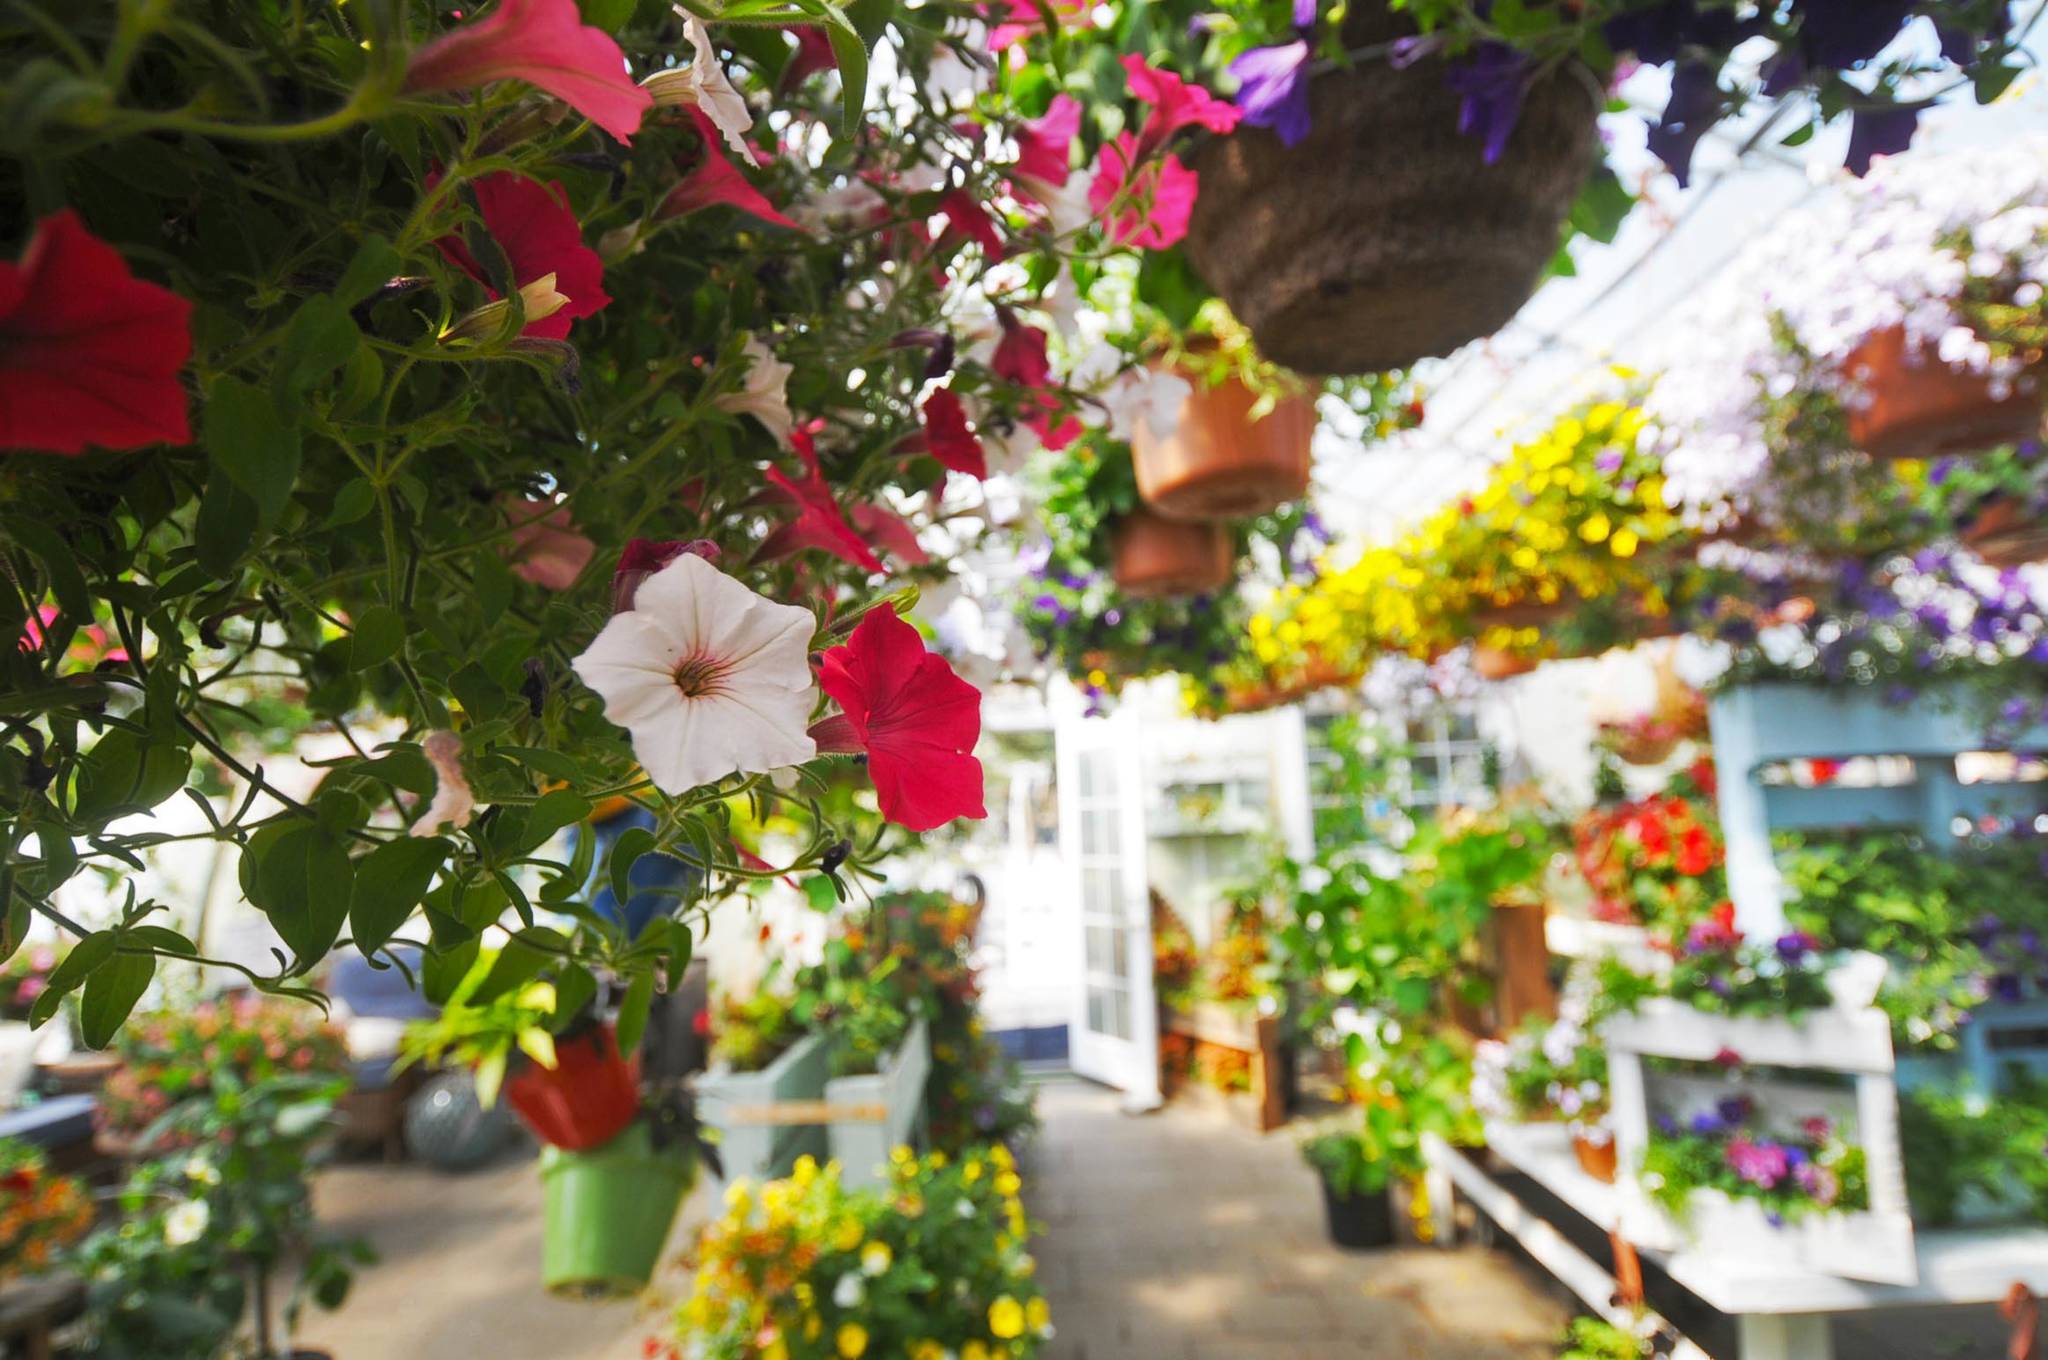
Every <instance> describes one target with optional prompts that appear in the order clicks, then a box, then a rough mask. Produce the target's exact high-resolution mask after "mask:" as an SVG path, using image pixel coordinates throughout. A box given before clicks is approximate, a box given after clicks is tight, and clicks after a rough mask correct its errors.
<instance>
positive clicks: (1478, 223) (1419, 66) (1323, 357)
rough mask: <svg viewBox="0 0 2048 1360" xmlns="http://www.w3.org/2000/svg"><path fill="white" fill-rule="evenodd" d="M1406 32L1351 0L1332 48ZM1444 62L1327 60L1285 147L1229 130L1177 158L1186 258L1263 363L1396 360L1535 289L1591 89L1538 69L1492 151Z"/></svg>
mask: <svg viewBox="0 0 2048 1360" xmlns="http://www.w3.org/2000/svg"><path fill="white" fill-rule="evenodd" d="M1414 32H1415V29H1414V26H1413V25H1412V24H1410V23H1409V22H1408V21H1407V20H1406V19H1405V18H1403V17H1401V16H1398V15H1395V14H1392V13H1390V12H1389V11H1388V9H1387V7H1386V5H1385V3H1384V0H1360V3H1359V4H1357V5H1356V6H1354V8H1353V12H1352V13H1351V15H1350V17H1349V18H1347V19H1346V21H1345V24H1344V45H1345V46H1346V47H1347V48H1354V49H1355V48H1359V47H1366V46H1379V45H1382V44H1385V43H1390V42H1392V41H1393V40H1394V39H1396V38H1400V37H1405V36H1409V35H1412V34H1413V33H1414ZM1445 76H1446V67H1445V64H1444V63H1443V62H1442V61H1440V60H1437V59H1434V58H1424V59H1422V60H1420V61H1417V62H1415V63H1414V64H1413V65H1410V66H1408V67H1407V68H1405V69H1401V70H1396V69H1395V68H1394V67H1393V66H1391V65H1389V64H1388V63H1387V62H1386V61H1385V60H1383V59H1374V60H1365V61H1361V62H1359V63H1358V64H1357V65H1356V66H1355V67H1353V68H1352V69H1350V70H1338V71H1329V72H1325V73H1323V74H1320V75H1317V76H1315V77H1314V78H1313V80H1312V83H1311V84H1310V87H1309V104H1310V109H1311V112H1312V125H1311V130H1310V132H1309V134H1308V136H1307V137H1305V138H1303V139H1302V141H1301V142H1300V144H1299V145H1296V146H1293V147H1286V146H1282V145H1281V144H1280V139H1279V138H1278V137H1276V136H1275V135H1273V133H1271V132H1269V131H1267V130H1265V129H1263V128H1253V127H1240V128H1239V129H1238V130H1237V131H1236V132H1233V133H1231V134H1230V135H1229V136H1227V137H1218V138H1214V139H1211V140H1209V141H1207V142H1204V143H1203V144H1202V145H1200V146H1199V147H1197V148H1196V149H1195V151H1194V152H1193V154H1192V155H1191V156H1190V158H1189V160H1190V164H1191V165H1192V166H1193V168H1194V170H1195V172H1196V174H1197V175H1199V176H1200V177H1201V182H1202V192H1201V194H1200V195H1199V196H1198V197H1197V198H1196V200H1195V208H1194V214H1193V217H1192V218H1191V220H1190V222H1189V225H1188V237H1187V245H1188V258H1189V260H1190V261H1191V262H1192V263H1193V264H1194V267H1195V271H1196V272H1197V273H1199V274H1200V275H1201V276H1202V278H1203V279H1204V280H1205V281H1207V282H1208V284H1209V285H1210V287H1212V288H1214V289H1215V290H1216V291H1217V293H1219V294H1220V295H1221V296H1222V297H1223V300H1224V301H1225V302H1227V303H1229V304H1230V310H1231V311H1232V312H1233V313H1235V314H1236V315H1237V317H1238V319H1239V320H1241V321H1243V322H1244V323H1245V324H1246V325H1247V326H1249V327H1250V328H1251V331H1252V335H1253V337H1254V339H1256V340H1257V342H1258V346H1259V351H1260V352H1261V353H1262V354H1264V355H1265V356H1266V357H1267V358H1269V359H1271V360H1272V361H1273V362H1274V363H1277V364H1281V365H1284V366H1285V367H1288V368H1291V369H1294V370H1295V371H1297V372H1300V373H1313V374H1328V373H1380V372H1384V371H1386V370H1388V369H1397V368H1406V367H1408V366H1409V365H1410V364H1413V363H1414V362H1415V361H1416V360H1417V359H1421V358H1424V357H1426V356H1429V355H1437V354H1449V353H1450V352H1451V351H1452V350H1455V349H1457V348H1458V347H1459V346H1460V345H1463V344H1465V343H1466V342H1467V341H1470V340H1476V339H1478V338H1480V337H1481V336H1486V335H1491V334H1493V332H1495V331H1496V330H1499V329H1500V328H1501V326H1503V325H1505V324H1506V323H1507V321H1508V320H1509V319H1510V318H1512V317H1513V316H1514V314H1515V313H1516V312H1517V311H1519V310H1520V309H1521V306H1522V304H1523V303H1524V302H1526V301H1528V298H1529V295H1530V293H1532V292H1533V291H1535V288H1536V284H1537V282H1538V281H1539V280H1540V279H1541V277H1542V275H1543V270H1544V267H1545V266H1546V265H1548V264H1549V262H1550V260H1551V258H1552V257H1553V256H1554V255H1555V254H1556V253H1557V246H1558V240H1559V237H1560V233H1561V230H1562V228H1563V225H1564V220H1565V215H1566V214H1567V213H1568V212H1570V210H1571V206H1572V202H1573V200H1574V199H1576V198H1577V197H1578V193H1579V189H1580V187H1581V186H1582V185H1583V184H1584V183H1585V181H1586V177H1587V175H1588V174H1589V173H1590V172H1591V170H1592V168H1593V158H1594V148H1595V145H1596V135H1595V125H1594V119H1595V115H1596V113H1597V111H1598V107H1599V104H1600V98H1599V96H1598V95H1597V93H1596V90H1597V85H1596V84H1594V83H1592V82H1589V81H1588V80H1586V79H1583V78H1582V75H1581V73H1579V72H1575V71H1570V70H1559V71H1557V72H1555V73H1553V74H1551V75H1548V76H1546V77H1545V78H1543V79H1542V80H1539V81H1537V82H1536V83H1535V84H1534V85H1533V86H1531V87H1530V89H1529V92H1528V96H1527V99H1526V100H1525V101H1524V103H1523V106H1522V116H1521V120H1520V122H1519V123H1518V124H1517V125H1516V127H1515V132H1514V135H1513V136H1512V137H1511V138H1510V139H1509V140H1508V144H1507V146H1506V148H1505V149H1504V150H1503V152H1502V154H1501V156H1500V157H1499V159H1498V160H1497V161H1495V162H1494V163H1493V164H1492V165H1488V164H1487V163H1486V156H1485V146H1484V143H1483V142H1482V140H1481V139H1480V138H1478V137H1470V136H1466V135H1465V134H1464V133H1461V132H1459V131H1458V119H1459V108H1460V104H1461V99H1460V96H1459V95H1458V93H1457V92H1456V91H1455V90H1453V89H1452V88H1451V87H1450V85H1449V84H1448V83H1447V81H1446V79H1445Z"/></svg>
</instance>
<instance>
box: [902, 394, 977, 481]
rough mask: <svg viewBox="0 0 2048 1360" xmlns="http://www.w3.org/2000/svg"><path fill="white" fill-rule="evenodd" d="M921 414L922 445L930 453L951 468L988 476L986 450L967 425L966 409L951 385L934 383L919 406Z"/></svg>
mask: <svg viewBox="0 0 2048 1360" xmlns="http://www.w3.org/2000/svg"><path fill="white" fill-rule="evenodd" d="M918 414H919V415H921V416H922V417H923V418H924V446H925V450H926V451H927V452H929V453H930V454H931V456H932V457H934V458H936V459H938V460H939V461H940V462H941V463H943V464H945V465H946V467H947V468H949V469H950V470H952V471H954V472H963V473H965V474H967V475H968V476H969V477H974V478H977V479H978V478H983V477H986V476H988V453H987V451H986V450H985V449H983V448H982V446H981V439H980V437H979V436H977V435H976V434H975V433H974V431H972V430H970V429H968V428H967V409H966V408H965V407H963V406H962V405H961V404H960V398H958V397H956V396H954V395H953V389H952V388H950V387H935V388H933V389H932V390H931V393H930V395H928V396H927V397H925V399H924V402H923V403H922V404H921V405H920V406H919V407H918Z"/></svg>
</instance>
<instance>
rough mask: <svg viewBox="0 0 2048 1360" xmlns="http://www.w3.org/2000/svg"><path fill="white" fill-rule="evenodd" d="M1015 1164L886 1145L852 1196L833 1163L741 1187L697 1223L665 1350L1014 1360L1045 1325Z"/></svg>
mask: <svg viewBox="0 0 2048 1360" xmlns="http://www.w3.org/2000/svg"><path fill="white" fill-rule="evenodd" d="M1020 1189H1021V1182H1020V1180H1019V1178H1018V1175H1017V1166H1016V1162H1015V1160H1014V1159H1013V1158H1012V1157H1011V1155H1010V1153H1009V1151H1008V1149H1006V1148H1004V1147H1003V1146H1002V1145H1000V1144H994V1145H990V1146H987V1147H983V1148H975V1149H971V1150H969V1151H966V1152H963V1153H961V1154H960V1155H959V1156H956V1157H948V1156H947V1155H946V1154H944V1153H939V1152H935V1153H931V1154H929V1155H927V1156H924V1157H918V1156H916V1155H915V1154H913V1153H912V1152H911V1151H910V1150H909V1149H908V1148H898V1149H897V1150H896V1152H895V1153H894V1155H893V1159H892V1166H891V1168H890V1175H889V1180H888V1183H887V1184H886V1185H884V1186H881V1187H877V1188H875V1189H871V1190H851V1189H848V1188H847V1187H846V1186H845V1185H844V1184H843V1183H842V1181H841V1179H840V1175H839V1167H838V1164H837V1163H830V1164H828V1165H826V1166H823V1167H820V1166H819V1165H818V1164H817V1163H816V1162H815V1161H814V1160H812V1159H811V1158H809V1157H805V1158H802V1159H800V1160H799V1161H798V1163H797V1165H796V1169H795V1171H794V1173H793V1174H791V1175H790V1176H789V1177H788V1178H787V1179H784V1180H779V1181H769V1182H767V1183H766V1184H763V1185H760V1186H754V1185H750V1184H748V1183H746V1182H741V1183H739V1184H737V1185H735V1186H733V1187H732V1188H731V1189H730V1190H729V1191H728V1192H727V1195H726V1207H725V1212H724V1213H723V1214H722V1215H721V1216H720V1217H719V1218H717V1219H716V1220H715V1221H713V1222H712V1223H711V1225H710V1226H709V1227H707V1228H706V1229H705V1230H704V1233H703V1235H702V1236H701V1237H700V1239H699V1240H698V1244H697V1249H696V1253H695V1258H694V1259H695V1265H696V1277H695V1281H694V1286H693V1288H692V1291H691V1294H690V1297H689V1298H688V1299H687V1300H686V1301H685V1302H684V1303H683V1304H682V1306H681V1308H680V1310H679V1311H678V1315H677V1340H676V1342H675V1343H674V1344H673V1345H672V1346H671V1347H670V1348H669V1352H670V1354H671V1355H672V1356H675V1357H680V1356H682V1355H685V1354H687V1355H688V1356H690V1357H692V1360H861V1357H863V1356H868V1357H877V1358H879V1357H888V1360H898V1357H907V1358H908V1360H944V1358H945V1357H949V1356H950V1357H952V1360H1023V1358H1024V1357H1030V1356H1035V1355H1037V1354H1038V1353H1039V1351H1040V1348H1041V1347H1042V1346H1043V1344H1044V1342H1045V1340H1046V1339H1047V1338H1048V1337H1050V1336H1051V1335H1052V1321H1051V1317H1050V1313H1049V1310H1048V1309H1047V1307H1046V1302H1045V1296H1044V1295H1043V1294H1042V1293H1041V1292H1040V1290H1039V1288H1038V1282H1037V1280H1036V1278H1035V1270H1036V1266H1035V1264H1034V1262H1033V1261H1032V1259H1031V1255H1030V1253H1029V1251H1028V1250H1027V1247H1028V1243H1029V1238H1030V1234H1031V1223H1030V1220H1029V1219H1028V1218H1027V1217H1026V1215H1025V1212H1024V1205H1023V1202H1022V1201H1021V1200H1020V1199H1019V1197H1018V1195H1019V1190H1020Z"/></svg>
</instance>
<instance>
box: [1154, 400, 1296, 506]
mask: <svg viewBox="0 0 2048 1360" xmlns="http://www.w3.org/2000/svg"><path fill="white" fill-rule="evenodd" d="M1182 376H1183V377H1185V378H1187V379H1188V381H1189V382H1190V383H1192V384H1193V386H1194V391H1192V392H1190V393H1189V394H1188V399H1187V400H1186V401H1184V402H1182V403H1181V408H1180V420H1179V423H1178V424H1176V425H1175V427H1174V429H1173V433H1171V434H1169V435H1165V436H1159V435H1155V434H1153V432H1152V427H1151V425H1150V424H1149V423H1147V422H1146V421H1144V420H1142V419H1141V420H1139V421H1138V424H1137V428H1136V429H1135V430H1133V431H1132V433H1131V462H1132V463H1133V464H1134V465H1135V467H1136V469H1137V473H1138V494H1139V495H1141V496H1143V497H1144V498H1145V503H1146V504H1147V505H1149V506H1151V507H1152V508H1153V509H1154V510H1157V511H1158V512H1159V513H1160V514H1162V515H1165V516H1166V517H1167V518H1168V519H1188V520H1208V519H1220V520H1230V519H1249V518H1250V517H1251V516H1253V515H1263V514H1265V513H1266V512H1267V511H1268V510H1272V509H1275V508H1277V507H1279V506H1282V505H1285V504H1287V503H1288V502H1289V501H1295V500H1300V499H1301V498H1302V497H1303V496H1304V495H1306V494H1307V493H1308V471H1309V443H1310V441H1311V439H1312V438H1313V437H1314V435H1315V431H1316V408H1315V402H1314V401H1313V400H1312V399H1311V398H1309V397H1306V396H1302V397H1290V398H1288V399H1287V400H1285V401H1282V402H1280V403H1279V404H1278V405H1276V406H1275V407H1274V408H1273V409H1272V410H1271V411H1268V412H1267V413H1266V414H1265V415H1264V416H1261V417H1260V418H1259V419H1257V420H1253V419H1252V414H1251V413H1252V406H1253V405H1254V403H1255V402H1256V401H1257V398H1256V397H1255V396H1254V395H1253V394H1252V391H1251V389H1250V388H1248V387H1246V386H1245V385H1244V384H1243V383H1241V382H1239V381H1238V380H1237V379H1236V378H1225V379H1224V380H1223V381H1222V382H1221V383H1218V384H1217V385H1216V386H1214V387H1205V386H1203V384H1202V382H1201V380H1200V379H1199V378H1197V377H1196V376H1195V375H1194V374H1191V373H1184V374H1183V375H1182Z"/></svg>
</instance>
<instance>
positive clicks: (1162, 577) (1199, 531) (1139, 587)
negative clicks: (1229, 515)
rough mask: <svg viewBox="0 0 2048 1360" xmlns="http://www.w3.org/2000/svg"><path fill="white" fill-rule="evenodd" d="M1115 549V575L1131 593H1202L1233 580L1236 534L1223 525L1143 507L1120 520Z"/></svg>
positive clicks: (1145, 596)
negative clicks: (1232, 537) (1173, 517)
mask: <svg viewBox="0 0 2048 1360" xmlns="http://www.w3.org/2000/svg"><path fill="white" fill-rule="evenodd" d="M1110 549H1111V554H1112V558H1111V563H1110V574H1111V575H1112V576H1113V577H1115V579H1116V584H1117V588H1118V589H1119V590H1121V591H1123V592H1124V594H1126V595H1132V596H1136V597H1138V598H1140V599H1155V598H1161V597H1165V596H1174V595H1202V594H1206V593H1208V592H1210V591H1213V590H1221V589H1222V588H1223V587H1224V586H1227V585H1229V584H1230V573H1231V567H1232V565H1233V558H1232V553H1231V551H1230V533H1229V531H1228V530H1226V529H1225V528H1224V527H1223V526H1222V525H1221V524H1213V523H1205V524H1195V523H1188V522H1185V521H1182V520H1171V519H1167V518H1166V517H1164V516H1163V515H1159V514H1155V513H1154V512H1152V511H1150V510H1146V509H1142V508H1141V509H1139V510H1136V511H1134V512H1133V513H1131V514H1128V515H1126V516H1124V518H1123V519H1122V520H1121V521H1119V522H1118V524H1117V526H1116V529H1115V530H1114V532H1113V533H1112V534H1111V537H1110Z"/></svg>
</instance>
